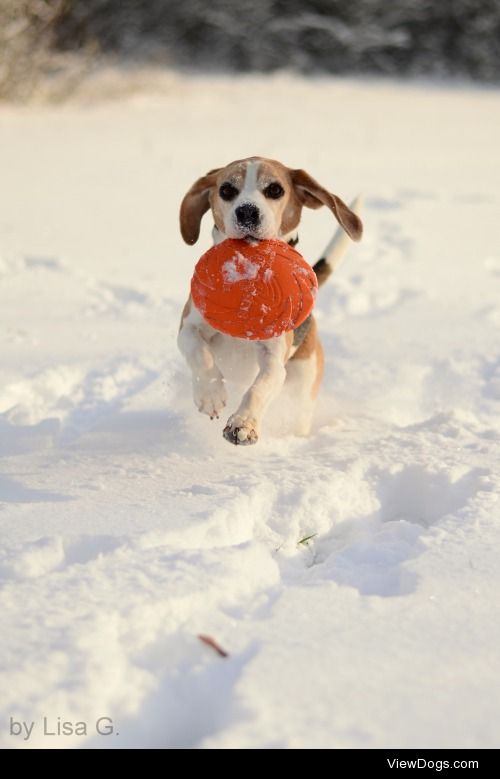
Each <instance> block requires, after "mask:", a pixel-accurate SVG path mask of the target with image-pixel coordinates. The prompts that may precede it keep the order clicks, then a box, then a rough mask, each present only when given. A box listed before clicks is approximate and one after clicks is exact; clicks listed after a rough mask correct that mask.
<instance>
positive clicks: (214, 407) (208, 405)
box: [193, 378, 227, 419]
mask: <svg viewBox="0 0 500 779" xmlns="http://www.w3.org/2000/svg"><path fill="white" fill-rule="evenodd" d="M193 394H194V402H195V403H196V406H197V408H198V411H200V412H201V413H202V414H206V415H207V416H209V417H210V419H214V418H215V419H218V418H219V414H220V413H221V411H222V409H223V408H224V406H225V405H226V398H227V396H226V388H225V386H224V381H223V379H218V378H217V379H209V380H208V381H203V382H201V381H200V382H196V383H195V384H194V385H193Z"/></svg>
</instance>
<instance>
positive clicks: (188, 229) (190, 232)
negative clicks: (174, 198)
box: [180, 168, 222, 245]
mask: <svg viewBox="0 0 500 779" xmlns="http://www.w3.org/2000/svg"><path fill="white" fill-rule="evenodd" d="M220 170H222V168H215V169H214V170H210V171H209V172H208V173H207V174H206V176H202V177H201V178H200V179H198V180H197V181H195V182H194V184H193V186H192V187H191V189H190V190H189V192H187V194H186V195H185V196H184V199H183V201H182V203H181V211H180V222H181V234H182V237H183V238H184V240H185V241H186V243H189V244H190V245H192V244H193V243H196V241H197V240H198V237H199V235H200V224H201V218H202V216H203V214H205V213H206V212H207V211H208V209H209V208H210V190H211V189H212V187H214V186H215V180H216V178H217V174H218V173H219V171H220Z"/></svg>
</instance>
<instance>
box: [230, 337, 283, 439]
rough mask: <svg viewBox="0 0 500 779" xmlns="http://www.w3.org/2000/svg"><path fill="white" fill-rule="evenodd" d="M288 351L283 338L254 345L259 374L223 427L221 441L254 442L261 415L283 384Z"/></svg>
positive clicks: (258, 430)
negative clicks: (222, 438)
mask: <svg viewBox="0 0 500 779" xmlns="http://www.w3.org/2000/svg"><path fill="white" fill-rule="evenodd" d="M288 348H289V347H288V344H287V339H286V337H285V336H280V337H279V338H270V339H269V340H268V341H257V342H256V349H257V359H258V363H259V372H258V374H257V377H256V379H255V381H254V383H253V384H252V386H251V387H250V389H248V390H247V392H245V394H244V396H243V399H242V401H241V403H240V406H239V408H238V410H237V411H236V413H235V414H232V415H231V416H230V417H229V419H228V422H227V425H226V427H225V428H224V438H225V439H226V440H227V441H230V443H232V444H243V445H248V444H255V443H257V439H258V437H259V432H260V423H261V419H262V415H263V413H264V411H265V409H266V407H267V406H268V404H269V403H270V402H271V400H272V399H273V397H274V396H275V395H276V393H277V392H279V390H280V389H281V388H282V386H283V383H284V381H285V377H286V370H285V358H286V354H287V351H288Z"/></svg>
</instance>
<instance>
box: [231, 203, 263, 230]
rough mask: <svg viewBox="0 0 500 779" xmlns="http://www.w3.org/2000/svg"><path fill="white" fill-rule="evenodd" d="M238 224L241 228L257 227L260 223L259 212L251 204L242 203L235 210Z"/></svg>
mask: <svg viewBox="0 0 500 779" xmlns="http://www.w3.org/2000/svg"><path fill="white" fill-rule="evenodd" d="M234 213H235V214H236V219H237V221H238V224H240V225H242V226H243V227H257V225H258V224H259V222H260V212H259V209H258V208H257V206H255V205H254V204H253V203H242V205H241V206H238V208H236V209H235V212H234Z"/></svg>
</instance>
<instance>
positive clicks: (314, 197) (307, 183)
mask: <svg viewBox="0 0 500 779" xmlns="http://www.w3.org/2000/svg"><path fill="white" fill-rule="evenodd" d="M290 173H291V176H292V183H293V186H294V187H295V191H296V193H297V197H298V198H299V200H300V202H301V203H302V205H304V206H307V207H308V208H320V207H321V206H327V207H328V208H329V209H330V211H332V213H333V215H334V216H335V218H336V220H337V222H338V223H339V224H340V226H341V227H343V228H344V230H345V231H346V233H347V235H348V236H349V237H350V238H352V240H353V241H359V240H360V239H361V236H362V234H363V223H362V222H361V219H360V218H359V216H357V215H356V214H355V213H354V212H353V211H351V209H350V208H349V207H348V206H346V204H345V203H344V201H343V200H341V199H340V198H339V197H338V196H337V195H332V194H331V192H328V190H326V189H325V188H324V187H322V186H321V184H318V182H317V181H315V179H313V177H312V176H310V175H309V173H306V171H305V170H292V171H290Z"/></svg>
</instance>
